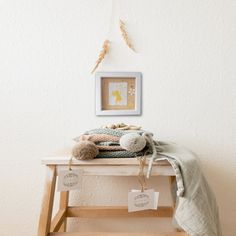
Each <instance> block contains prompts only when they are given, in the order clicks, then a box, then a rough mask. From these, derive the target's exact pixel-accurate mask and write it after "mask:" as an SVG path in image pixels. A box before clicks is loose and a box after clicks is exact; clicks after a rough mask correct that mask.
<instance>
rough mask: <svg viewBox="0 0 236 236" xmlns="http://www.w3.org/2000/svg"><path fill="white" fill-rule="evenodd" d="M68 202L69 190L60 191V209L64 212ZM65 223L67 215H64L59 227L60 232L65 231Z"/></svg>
mask: <svg viewBox="0 0 236 236" xmlns="http://www.w3.org/2000/svg"><path fill="white" fill-rule="evenodd" d="M68 202H69V191H66V192H61V194H60V210H63V211H65V212H66V215H67V209H68ZM66 225H67V217H66V216H65V218H64V221H63V223H62V225H61V227H60V232H66Z"/></svg>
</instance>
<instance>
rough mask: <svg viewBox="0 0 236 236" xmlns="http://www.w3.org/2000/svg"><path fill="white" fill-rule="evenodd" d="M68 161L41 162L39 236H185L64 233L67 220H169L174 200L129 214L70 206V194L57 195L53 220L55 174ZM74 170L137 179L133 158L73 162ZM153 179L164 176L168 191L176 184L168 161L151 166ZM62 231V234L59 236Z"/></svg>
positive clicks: (174, 234)
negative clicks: (41, 199)
mask: <svg viewBox="0 0 236 236" xmlns="http://www.w3.org/2000/svg"><path fill="white" fill-rule="evenodd" d="M69 159H70V158H69V157H49V158H45V159H43V160H42V164H44V165H46V170H47V171H46V173H47V176H46V181H45V186H44V195H43V201H42V208H41V213H40V219H39V226H38V236H64V235H65V236H75V235H76V236H92V235H93V236H154V235H155V236H186V235H187V234H186V233H184V232H170V233H145V232H144V233H125V232H124V233H118V232H91V233H89V232H80V233H78V232H74V233H71V232H70V233H69V232H66V221H67V218H68V217H79V218H103V217H104V218H105V217H109V218H117V217H172V216H173V212H174V207H175V200H173V201H172V205H171V206H159V207H158V209H157V210H145V211H139V212H132V213H129V212H128V208H127V206H90V207H84V206H83V207H82V206H69V204H68V202H69V191H65V192H60V203H59V210H58V212H57V213H56V215H55V216H54V218H53V219H52V210H53V203H54V194H55V186H56V181H57V174H58V171H59V170H61V169H65V168H68V163H69ZM72 167H73V169H76V168H79V169H83V175H94V176H137V175H138V173H139V162H138V161H137V159H135V158H119V159H109V158H108V159H94V160H90V161H79V160H73V161H72ZM152 176H166V177H167V178H169V183H170V187H171V185H172V183H173V181H174V180H175V175H174V171H173V169H172V167H171V166H170V164H169V163H168V162H167V161H160V162H158V163H154V164H153V170H152ZM59 231H62V232H59Z"/></svg>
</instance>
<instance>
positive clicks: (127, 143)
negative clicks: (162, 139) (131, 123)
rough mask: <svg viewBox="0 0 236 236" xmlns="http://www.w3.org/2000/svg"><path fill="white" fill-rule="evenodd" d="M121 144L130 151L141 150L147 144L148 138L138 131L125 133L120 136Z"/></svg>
mask: <svg viewBox="0 0 236 236" xmlns="http://www.w3.org/2000/svg"><path fill="white" fill-rule="evenodd" d="M120 146H121V147H122V148H124V149H125V150H127V151H130V152H139V151H141V150H143V149H144V148H145V146H146V139H145V137H144V136H140V135H139V134H137V133H129V134H125V135H123V136H122V137H121V138H120Z"/></svg>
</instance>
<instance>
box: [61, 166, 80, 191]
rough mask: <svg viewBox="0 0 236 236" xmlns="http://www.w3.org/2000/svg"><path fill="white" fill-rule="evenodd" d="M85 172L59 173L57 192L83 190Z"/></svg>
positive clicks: (67, 171)
mask: <svg viewBox="0 0 236 236" xmlns="http://www.w3.org/2000/svg"><path fill="white" fill-rule="evenodd" d="M82 175H83V170H62V171H59V173H58V185H57V191H69V190H73V189H78V188H81V184H82Z"/></svg>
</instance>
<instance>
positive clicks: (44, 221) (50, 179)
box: [38, 165, 56, 236]
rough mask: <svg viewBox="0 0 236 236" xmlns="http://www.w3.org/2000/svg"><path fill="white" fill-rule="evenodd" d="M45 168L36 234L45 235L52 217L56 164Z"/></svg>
mask: <svg viewBox="0 0 236 236" xmlns="http://www.w3.org/2000/svg"><path fill="white" fill-rule="evenodd" d="M46 168H47V175H46V181H45V185H44V194H43V202H42V208H41V213H40V218H39V226H38V236H47V235H48V234H49V232H50V226H51V219H52V209H53V200H54V193H55V185H56V166H54V165H53V166H46Z"/></svg>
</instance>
